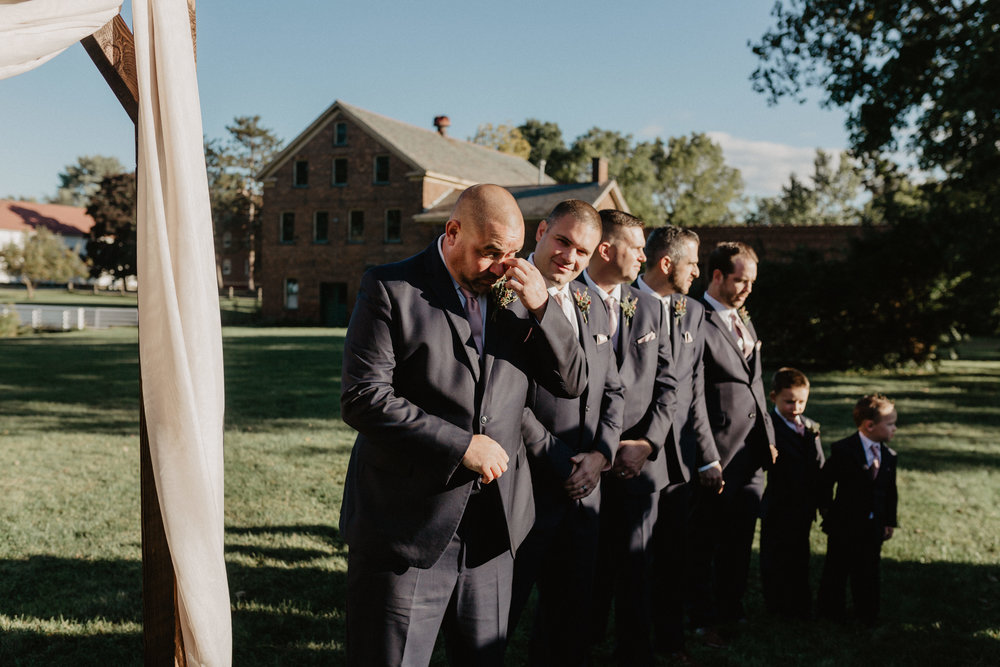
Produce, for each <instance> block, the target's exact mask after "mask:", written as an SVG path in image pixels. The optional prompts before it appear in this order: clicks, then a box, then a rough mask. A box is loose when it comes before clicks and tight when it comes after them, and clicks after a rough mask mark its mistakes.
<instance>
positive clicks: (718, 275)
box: [712, 269, 726, 285]
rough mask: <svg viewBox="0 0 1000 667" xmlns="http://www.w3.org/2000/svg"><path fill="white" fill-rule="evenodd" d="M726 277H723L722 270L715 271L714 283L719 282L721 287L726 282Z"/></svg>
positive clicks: (713, 275) (713, 272)
mask: <svg viewBox="0 0 1000 667" xmlns="http://www.w3.org/2000/svg"><path fill="white" fill-rule="evenodd" d="M725 280H726V277H725V276H724V275H722V269H715V270H714V271H712V282H713V283H714V282H718V283H719V284H720V285H721V284H722V283H723V282H725Z"/></svg>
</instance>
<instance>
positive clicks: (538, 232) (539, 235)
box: [535, 220, 549, 244]
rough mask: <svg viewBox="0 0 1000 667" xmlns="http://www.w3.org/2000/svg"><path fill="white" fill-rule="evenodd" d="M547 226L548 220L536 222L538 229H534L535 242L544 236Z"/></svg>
mask: <svg viewBox="0 0 1000 667" xmlns="http://www.w3.org/2000/svg"><path fill="white" fill-rule="evenodd" d="M548 228H549V225H548V222H547V221H545V220H542V221H541V222H539V223H538V229H536V230H535V243H536V244H537V243H538V242H539V241H541V240H542V237H543V236H545V230H546V229H548Z"/></svg>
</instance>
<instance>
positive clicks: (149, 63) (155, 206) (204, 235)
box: [0, 0, 232, 666]
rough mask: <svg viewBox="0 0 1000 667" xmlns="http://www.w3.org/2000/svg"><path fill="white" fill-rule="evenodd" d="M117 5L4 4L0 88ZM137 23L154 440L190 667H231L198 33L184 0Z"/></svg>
mask: <svg viewBox="0 0 1000 667" xmlns="http://www.w3.org/2000/svg"><path fill="white" fill-rule="evenodd" d="M120 4H121V3H120V1H115V2H110V1H109V0H73V1H72V2H68V1H65V0H29V1H22V2H18V3H16V4H11V3H10V2H9V0H0V78H5V77H9V76H13V75H14V74H17V73H20V72H24V71H27V70H29V69H31V68H32V67H35V66H38V65H40V64H41V63H43V62H45V61H47V60H49V59H51V58H52V57H54V56H55V55H57V54H58V53H59V52H61V51H62V50H63V49H65V48H66V47H67V46H69V45H70V44H72V43H73V42H75V41H79V40H80V39H81V38H83V37H85V36H87V35H89V34H92V33H93V32H94V31H96V30H97V29H98V28H100V27H101V26H102V25H104V24H105V23H107V22H108V21H109V20H111V18H113V17H114V15H115V14H116V13H117V12H118V8H119V7H120ZM132 15H133V29H134V33H135V49H136V69H137V74H138V85H139V125H138V128H137V131H138V149H139V155H138V165H137V177H138V206H137V213H138V267H139V352H140V367H141V373H142V393H143V405H144V407H145V411H146V428H147V432H148V435H149V448H150V455H151V458H152V463H153V474H154V478H155V480H156V488H157V493H158V495H159V500H160V511H161V514H162V516H163V524H164V528H165V532H166V536H167V543H168V545H169V548H170V556H171V558H172V560H173V565H174V573H175V576H176V582H177V599H178V608H179V615H180V624H181V628H182V631H183V635H184V649H185V653H186V657H187V660H188V664H189V665H212V666H215V665H221V666H227V665H230V664H231V662H232V628H231V616H230V605H229V585H228V582H227V579H226V567H225V560H224V555H223V550H224V520H225V517H224V510H223V500H224V487H223V456H222V427H223V409H224V393H223V374H222V331H221V326H220V319H219V300H218V293H217V291H216V282H215V256H214V242H213V235H212V220H211V213H210V209H209V199H208V182H207V177H206V173H205V155H204V147H203V143H202V141H203V137H202V126H201V108H200V103H199V99H198V85H197V78H196V72H195V62H194V51H193V44H192V39H191V25H190V21H189V17H188V6H187V2H186V0H134V1H133V4H132ZM8 37H11V39H9V40H8Z"/></svg>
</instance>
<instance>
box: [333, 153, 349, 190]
mask: <svg viewBox="0 0 1000 667" xmlns="http://www.w3.org/2000/svg"><path fill="white" fill-rule="evenodd" d="M333 184H334V185H347V158H346V157H338V158H337V159H336V160H334V161H333Z"/></svg>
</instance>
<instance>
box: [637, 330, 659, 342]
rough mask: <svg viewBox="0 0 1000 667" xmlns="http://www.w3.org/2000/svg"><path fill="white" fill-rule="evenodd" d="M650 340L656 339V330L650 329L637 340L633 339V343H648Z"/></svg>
mask: <svg viewBox="0 0 1000 667" xmlns="http://www.w3.org/2000/svg"><path fill="white" fill-rule="evenodd" d="M651 340H656V332H655V331H650V332H649V333H648V334H646V335H645V336H643V337H642V338H640V339H638V340H637V341H635V343H636V345H642V344H643V343H648V342H649V341H651Z"/></svg>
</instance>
